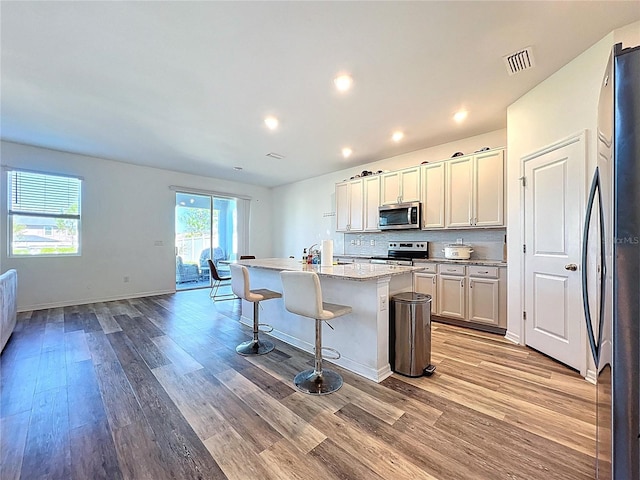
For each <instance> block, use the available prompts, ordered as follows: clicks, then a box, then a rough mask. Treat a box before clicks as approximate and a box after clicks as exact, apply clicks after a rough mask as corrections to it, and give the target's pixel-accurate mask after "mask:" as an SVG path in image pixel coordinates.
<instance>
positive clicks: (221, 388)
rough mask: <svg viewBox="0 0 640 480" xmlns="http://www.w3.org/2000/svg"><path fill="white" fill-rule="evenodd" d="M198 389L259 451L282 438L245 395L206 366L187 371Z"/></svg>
mask: <svg viewBox="0 0 640 480" xmlns="http://www.w3.org/2000/svg"><path fill="white" fill-rule="evenodd" d="M186 377H187V378H188V379H189V380H190V381H191V382H193V383H194V384H195V387H194V388H195V389H197V390H199V391H201V392H202V393H203V394H204V395H206V396H207V397H208V398H209V402H210V403H211V405H213V406H214V407H215V409H216V411H218V412H219V414H220V415H221V416H222V417H223V418H224V419H226V421H227V422H228V423H229V425H230V426H231V427H233V429H234V430H235V431H236V432H237V433H238V435H240V436H241V437H242V438H244V439H245V442H246V443H247V445H250V446H252V448H253V449H254V451H255V452H258V453H259V452H261V451H263V450H265V449H266V448H268V447H270V446H271V445H273V444H274V443H276V442H277V441H279V440H280V439H281V438H282V435H281V434H280V433H278V432H277V431H276V430H275V429H274V428H273V427H272V426H271V425H269V423H268V422H267V421H266V420H265V419H264V418H262V417H261V416H260V415H257V414H256V412H255V411H253V410H252V409H251V407H249V406H248V405H247V404H246V403H244V402H243V401H242V398H241V397H237V396H236V395H235V394H233V393H232V392H231V391H230V390H229V389H228V388H227V387H226V386H225V385H224V384H222V382H220V380H218V379H217V378H216V377H215V376H214V375H213V374H212V373H211V372H209V371H207V370H206V369H203V370H198V371H195V372H192V373H189V374H187V375H186Z"/></svg>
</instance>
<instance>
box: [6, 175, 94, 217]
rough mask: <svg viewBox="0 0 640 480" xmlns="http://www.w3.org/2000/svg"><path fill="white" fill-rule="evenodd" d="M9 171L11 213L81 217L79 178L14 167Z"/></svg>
mask: <svg viewBox="0 0 640 480" xmlns="http://www.w3.org/2000/svg"><path fill="white" fill-rule="evenodd" d="M9 175H10V197H11V199H10V200H11V201H10V207H9V214H10V215H37V216H46V217H58V218H60V217H62V218H76V219H79V218H80V188H81V180H80V179H78V178H74V177H66V176H57V175H46V174H41V173H34V172H25V171H15V170H14V171H11V172H9Z"/></svg>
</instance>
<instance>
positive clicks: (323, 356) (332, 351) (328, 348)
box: [314, 347, 342, 360]
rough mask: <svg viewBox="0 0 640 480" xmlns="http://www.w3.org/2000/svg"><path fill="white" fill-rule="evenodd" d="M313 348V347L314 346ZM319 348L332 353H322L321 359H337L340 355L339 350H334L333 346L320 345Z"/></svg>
mask: <svg viewBox="0 0 640 480" xmlns="http://www.w3.org/2000/svg"><path fill="white" fill-rule="evenodd" d="M314 350H315V348H314ZM321 350H327V351H329V352H331V353H333V354H334V356H327V355H322V354H321V355H322V359H323V360H338V359H339V358H340V357H341V356H342V355H340V352H339V351H338V350H336V349H335V348H331V347H322V349H321Z"/></svg>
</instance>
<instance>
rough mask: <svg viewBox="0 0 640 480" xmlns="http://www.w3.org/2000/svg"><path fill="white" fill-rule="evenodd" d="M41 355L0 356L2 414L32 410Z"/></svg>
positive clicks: (0, 410) (0, 403)
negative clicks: (21, 356)
mask: <svg viewBox="0 0 640 480" xmlns="http://www.w3.org/2000/svg"><path fill="white" fill-rule="evenodd" d="M39 365H40V356H29V357H24V358H20V357H19V356H18V357H16V356H15V355H14V356H12V357H5V355H4V352H3V354H2V356H0V416H1V417H7V416H10V415H15V414H16V413H19V412H24V411H31V408H32V407H33V394H34V392H35V389H36V383H37V381H38V366H39Z"/></svg>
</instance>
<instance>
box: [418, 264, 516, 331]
mask: <svg viewBox="0 0 640 480" xmlns="http://www.w3.org/2000/svg"><path fill="white" fill-rule="evenodd" d="M413 282H414V287H413V288H414V291H416V292H419V293H425V294H427V295H431V298H432V300H431V302H432V303H431V314H432V315H435V316H437V317H441V318H442V319H443V320H446V319H453V320H456V321H457V322H458V323H456V324H468V325H469V326H476V328H483V326H484V327H491V328H490V331H496V330H495V328H500V329H504V328H506V326H507V318H506V308H507V307H506V299H507V284H506V269H505V268H504V267H494V266H483V265H468V266H467V265H461V264H452V263H440V264H437V263H429V264H427V265H426V268H425V270H424V271H421V272H416V273H414V276H413ZM454 323H455V322H454ZM493 327H495V328H493Z"/></svg>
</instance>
